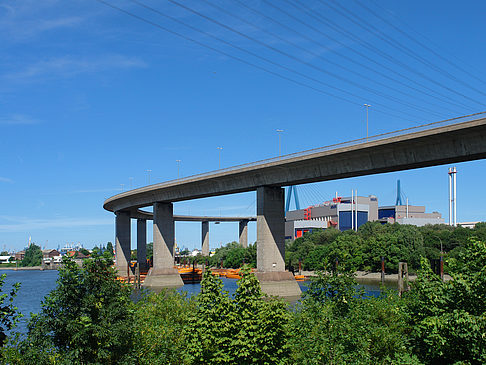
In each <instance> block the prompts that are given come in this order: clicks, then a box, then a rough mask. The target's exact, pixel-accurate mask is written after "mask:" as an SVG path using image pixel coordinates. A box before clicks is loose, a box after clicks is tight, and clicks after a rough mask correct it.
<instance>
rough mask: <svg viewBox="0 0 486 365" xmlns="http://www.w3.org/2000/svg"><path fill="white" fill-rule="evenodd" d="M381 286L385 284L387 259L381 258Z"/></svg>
mask: <svg viewBox="0 0 486 365" xmlns="http://www.w3.org/2000/svg"><path fill="white" fill-rule="evenodd" d="M381 284H385V257H384V256H381Z"/></svg>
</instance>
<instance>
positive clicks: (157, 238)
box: [143, 202, 184, 290]
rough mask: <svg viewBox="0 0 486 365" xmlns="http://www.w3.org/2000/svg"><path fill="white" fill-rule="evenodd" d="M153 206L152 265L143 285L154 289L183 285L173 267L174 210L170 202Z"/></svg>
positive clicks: (157, 203)
mask: <svg viewBox="0 0 486 365" xmlns="http://www.w3.org/2000/svg"><path fill="white" fill-rule="evenodd" d="M153 207H154V233H153V239H154V246H153V250H154V252H153V254H154V259H153V261H154V266H153V267H152V268H151V269H150V271H149V272H148V275H147V277H146V279H145V282H144V284H143V285H144V286H145V287H150V288H153V289H155V290H157V289H162V288H171V287H172V288H173V287H180V286H183V285H184V283H183V282H182V279H181V276H180V275H179V272H178V271H177V269H176V268H174V256H173V252H174V212H173V205H172V203H162V202H156V203H154V205H153Z"/></svg>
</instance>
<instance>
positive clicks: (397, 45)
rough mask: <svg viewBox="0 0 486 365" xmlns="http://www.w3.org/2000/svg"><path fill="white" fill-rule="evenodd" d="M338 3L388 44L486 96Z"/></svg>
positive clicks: (355, 0) (485, 94) (333, 0)
mask: <svg viewBox="0 0 486 365" xmlns="http://www.w3.org/2000/svg"><path fill="white" fill-rule="evenodd" d="M331 1H332V2H333V3H335V4H336V1H335V0H331ZM354 2H356V3H357V4H358V5H361V6H362V7H363V8H365V9H368V8H367V7H366V6H365V5H363V4H361V3H359V2H358V1H357V0H354ZM336 5H338V6H339V7H340V8H341V9H344V10H345V11H346V12H347V13H350V14H351V15H352V16H354V17H355V18H356V19H358V20H359V22H360V23H359V24H361V25H362V24H366V25H367V26H368V27H369V28H371V29H374V31H375V32H376V33H378V34H381V35H382V36H383V37H385V38H387V39H389V40H390V42H388V41H386V40H385V39H383V38H382V39H383V40H385V41H386V42H387V43H388V44H390V45H392V46H393V47H394V48H396V49H398V50H399V51H401V52H404V53H406V54H408V55H409V56H410V57H412V58H414V59H416V60H418V61H419V62H421V63H422V64H424V65H426V66H429V67H430V68H431V69H433V70H435V71H436V72H438V73H440V74H443V75H445V76H446V77H449V78H450V79H451V80H453V81H455V82H457V83H459V84H461V85H463V86H465V87H467V88H470V89H471V90H474V91H475V92H477V93H479V94H481V95H483V96H486V93H484V92H483V91H481V90H479V89H477V88H475V87H473V86H472V85H470V84H467V83H466V82H464V81H463V80H461V79H459V78H457V77H456V76H454V75H453V74H451V73H450V72H449V71H447V70H444V69H443V68H441V67H440V66H438V65H435V64H433V63H432V62H430V61H429V60H427V59H426V58H424V57H422V56H421V55H420V54H418V53H417V52H415V51H414V50H412V49H410V48H409V47H407V46H406V45H405V44H403V43H401V42H399V41H397V40H396V39H393V38H392V37H391V36H389V35H388V34H386V33H384V32H382V31H381V30H380V29H378V28H376V27H375V26H374V25H372V24H370V23H369V22H366V21H365V20H364V19H363V18H362V17H359V16H358V15H356V14H355V13H353V12H352V11H350V10H348V9H346V8H345V7H343V6H342V5H341V4H339V3H337V4H336ZM368 11H370V10H368ZM375 16H376V15H375ZM379 19H381V18H379ZM392 27H393V28H394V29H395V30H397V31H398V32H400V33H401V34H404V35H407V33H405V32H403V31H401V30H400V29H399V28H397V27H395V26H394V25H392ZM419 44H420V43H419ZM439 56H440V55H439Z"/></svg>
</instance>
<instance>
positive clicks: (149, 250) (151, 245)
mask: <svg viewBox="0 0 486 365" xmlns="http://www.w3.org/2000/svg"><path fill="white" fill-rule="evenodd" d="M153 257H154V243H153V242H149V243H147V260H150V259H152V258H153Z"/></svg>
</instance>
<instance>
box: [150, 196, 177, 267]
mask: <svg viewBox="0 0 486 365" xmlns="http://www.w3.org/2000/svg"><path fill="white" fill-rule="evenodd" d="M174 242H175V229H174V213H173V206H172V203H154V269H155V270H159V269H172V268H173V267H174V257H173V252H174Z"/></svg>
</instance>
